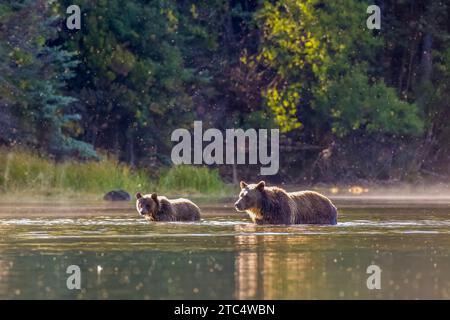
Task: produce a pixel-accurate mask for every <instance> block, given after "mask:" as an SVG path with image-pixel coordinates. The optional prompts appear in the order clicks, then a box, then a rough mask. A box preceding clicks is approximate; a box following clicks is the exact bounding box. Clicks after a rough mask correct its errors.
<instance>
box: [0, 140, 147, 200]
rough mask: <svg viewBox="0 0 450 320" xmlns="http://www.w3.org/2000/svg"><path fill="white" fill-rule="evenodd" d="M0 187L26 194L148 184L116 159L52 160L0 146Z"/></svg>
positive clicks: (91, 191)
mask: <svg viewBox="0 0 450 320" xmlns="http://www.w3.org/2000/svg"><path fill="white" fill-rule="evenodd" d="M0 189H1V190H3V191H4V192H12V193H14V192H29V193H30V195H66V194H72V193H73V194H77V193H78V194H97V196H98V198H101V197H102V196H103V194H104V193H105V192H108V191H111V190H114V189H124V190H128V191H129V192H134V191H136V190H150V189H152V185H151V182H150V180H149V179H148V176H147V174H146V173H145V172H144V171H142V170H132V169H131V168H130V167H129V166H127V165H124V164H120V163H119V162H118V161H117V160H115V159H112V158H107V157H104V159H103V160H101V161H86V162H77V161H65V162H62V163H55V162H54V161H52V160H50V159H48V158H45V157H40V156H38V155H36V154H34V153H31V152H29V151H22V150H8V149H1V150H0Z"/></svg>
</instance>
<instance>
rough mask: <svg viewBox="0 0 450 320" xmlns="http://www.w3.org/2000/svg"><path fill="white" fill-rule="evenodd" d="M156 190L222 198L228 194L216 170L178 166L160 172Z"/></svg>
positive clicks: (228, 189) (227, 188)
mask: <svg viewBox="0 0 450 320" xmlns="http://www.w3.org/2000/svg"><path fill="white" fill-rule="evenodd" d="M158 190H159V191H162V192H166V193H167V192H169V193H170V192H172V193H173V192H177V193H190V194H206V195H214V196H223V195H227V194H229V191H230V188H229V187H228V186H227V185H225V183H224V182H223V181H222V179H221V178H220V176H219V171H218V170H217V169H214V170H211V169H208V168H206V167H194V166H187V165H183V166H181V165H180V166H173V167H171V168H170V169H169V170H166V171H164V172H162V174H161V176H160V179H159V185H158Z"/></svg>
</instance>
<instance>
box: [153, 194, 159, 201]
mask: <svg viewBox="0 0 450 320" xmlns="http://www.w3.org/2000/svg"><path fill="white" fill-rule="evenodd" d="M152 199H153V201H155V202H156V203H158V195H157V194H156V193H152Z"/></svg>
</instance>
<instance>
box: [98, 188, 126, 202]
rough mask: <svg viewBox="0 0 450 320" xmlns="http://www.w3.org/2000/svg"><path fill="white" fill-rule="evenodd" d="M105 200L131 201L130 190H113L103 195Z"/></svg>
mask: <svg viewBox="0 0 450 320" xmlns="http://www.w3.org/2000/svg"><path fill="white" fill-rule="evenodd" d="M103 200H105V201H130V200H131V196H130V194H129V193H128V192H126V191H123V190H113V191H110V192H108V193H107V194H105V196H104V197H103Z"/></svg>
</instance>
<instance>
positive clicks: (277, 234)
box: [0, 201, 450, 299]
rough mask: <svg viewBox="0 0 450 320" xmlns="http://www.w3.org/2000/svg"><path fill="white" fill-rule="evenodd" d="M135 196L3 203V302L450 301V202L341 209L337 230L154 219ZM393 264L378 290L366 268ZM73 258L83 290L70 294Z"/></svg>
mask: <svg viewBox="0 0 450 320" xmlns="http://www.w3.org/2000/svg"><path fill="white" fill-rule="evenodd" d="M133 210H134V209H133V205H132V204H128V203H126V204H120V205H116V204H114V205H107V204H103V203H100V204H95V203H86V204H83V205H68V204H64V203H31V204H21V205H17V204H12V203H3V204H0V298H3V299H5V298H7V299H9V298H27V299H29V298H43V299H50V298H60V299H74V298H94V299H96V298H99V299H104V298H124V299H168V298H171V299H185V298H189V299H197V298H199V299H200V298H202V299H323V298H331V299H355V298H357V299H370V298H387V299H390V298H400V299H407V298H408V299H410V298H422V299H428V298H438V299H449V298H450V272H449V271H450V204H449V202H446V201H441V202H440V203H439V205H433V204H432V203H429V202H427V203H425V204H424V205H420V204H416V205H405V204H404V203H402V204H400V205H392V203H390V205H386V206H383V205H380V204H379V203H378V205H367V206H364V204H362V203H358V204H357V205H349V204H343V205H342V206H340V212H341V215H340V218H339V223H338V225H337V226H304V225H297V226H254V225H253V224H251V223H250V222H249V219H248V218H247V217H246V216H245V215H240V214H236V213H234V212H233V211H232V210H231V209H229V208H226V207H224V206H220V205H210V206H208V207H207V208H206V209H204V210H203V211H204V213H205V214H204V217H203V219H202V220H201V221H200V222H198V223H149V222H147V221H145V220H143V219H141V218H139V217H138V216H137V215H136V214H135V212H134V211H133ZM372 264H375V265H377V266H379V267H380V268H381V270H382V273H381V289H380V290H369V289H368V288H367V285H366V280H367V277H368V276H369V275H368V274H367V273H366V269H367V267H368V266H369V265H372ZM69 265H78V266H79V267H80V270H81V290H69V289H68V288H67V286H66V280H67V277H68V276H69V274H67V273H66V269H67V267H68V266H69Z"/></svg>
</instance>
